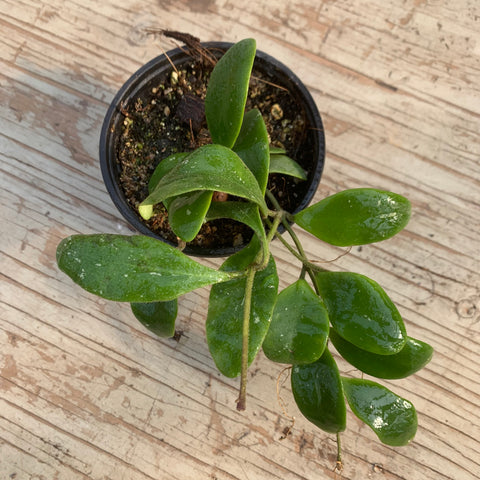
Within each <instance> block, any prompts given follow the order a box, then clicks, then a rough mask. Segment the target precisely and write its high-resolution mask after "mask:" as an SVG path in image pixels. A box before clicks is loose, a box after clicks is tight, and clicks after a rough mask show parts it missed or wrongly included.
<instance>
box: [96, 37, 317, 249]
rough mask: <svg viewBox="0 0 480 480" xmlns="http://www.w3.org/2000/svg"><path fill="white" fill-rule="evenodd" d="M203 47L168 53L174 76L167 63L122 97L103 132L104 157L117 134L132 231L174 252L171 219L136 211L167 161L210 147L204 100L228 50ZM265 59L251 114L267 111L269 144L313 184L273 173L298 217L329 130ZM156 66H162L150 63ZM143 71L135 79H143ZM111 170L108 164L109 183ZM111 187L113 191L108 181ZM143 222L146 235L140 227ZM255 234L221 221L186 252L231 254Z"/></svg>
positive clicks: (119, 176)
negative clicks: (167, 245) (177, 154)
mask: <svg viewBox="0 0 480 480" xmlns="http://www.w3.org/2000/svg"><path fill="white" fill-rule="evenodd" d="M202 45H203V47H202V48H205V49H207V50H206V51H205V52H204V54H202V53H199V52H198V50H195V52H190V53H189V54H186V55H185V54H182V52H181V51H180V52H179V51H178V50H179V49H177V50H175V51H172V52H168V56H169V58H170V59H171V60H172V62H173V61H175V69H174V68H172V66H171V65H169V64H168V67H165V68H164V69H163V71H162V72H160V73H159V74H158V75H154V76H153V77H152V78H149V79H148V81H146V82H143V83H144V84H143V85H142V86H141V88H139V89H134V90H133V91H131V92H127V94H126V95H124V98H122V99H120V98H118V97H119V96H120V94H121V93H122V91H120V92H119V95H117V97H116V99H115V100H114V102H112V105H114V104H115V105H116V108H115V111H114V112H111V116H113V114H115V117H116V118H115V120H114V121H112V118H110V119H108V118H106V120H105V124H104V131H103V132H102V140H101V157H102V145H103V144H104V137H105V135H106V134H107V132H106V131H105V130H106V128H108V132H109V133H110V135H112V134H113V133H115V135H116V140H115V141H114V142H113V144H112V141H110V144H111V147H112V146H113V148H114V152H113V155H114V157H115V165H114V166H113V167H110V170H111V169H113V170H114V173H115V177H116V178H115V180H117V181H118V182H119V185H120V187H119V190H120V193H121V195H123V197H124V199H123V202H124V203H127V204H128V205H129V206H130V207H131V210H132V212H130V216H132V214H133V215H135V217H136V219H137V224H134V226H135V227H136V228H137V229H139V230H140V231H141V233H147V234H151V235H153V236H157V237H159V238H161V239H164V240H166V241H168V242H169V243H171V244H173V245H176V244H177V238H176V236H175V235H174V234H173V233H172V232H171V230H170V228H169V225H168V214H167V212H166V211H165V209H164V208H163V206H162V205H159V206H156V207H155V209H154V212H155V215H154V216H153V217H152V218H151V219H150V220H149V221H148V222H145V221H144V220H143V219H141V217H140V216H139V215H138V214H137V213H136V212H137V206H138V204H139V203H140V202H141V201H143V200H144V199H145V198H146V197H147V195H148V181H149V179H150V176H151V174H152V172H153V171H154V169H155V167H156V166H157V165H158V163H159V162H160V161H161V160H162V159H163V158H166V157H167V156H169V155H171V154H172V153H175V152H184V151H191V150H194V149H195V148H198V147H199V146H201V145H204V144H206V143H210V142H211V140H210V136H209V132H208V129H207V125H206V120H205V115H204V106H203V100H204V98H205V93H206V86H207V83H208V78H209V76H210V73H211V71H212V69H213V65H214V63H213V61H211V59H212V58H215V57H220V56H221V55H222V54H223V52H224V51H225V50H226V49H227V48H228V47H229V46H230V44H223V43H216V42H212V43H207V44H202ZM176 57H181V59H180V60H179V59H178V58H176ZM159 58H160V57H159ZM266 59H268V60H271V57H268V56H267V55H265V54H262V53H261V52H257V58H256V60H255V64H254V69H253V72H252V78H251V81H250V88H249V95H248V99H247V110H250V109H252V108H258V109H259V110H260V111H261V113H262V115H263V117H264V120H265V123H266V125H267V130H268V133H269V137H270V142H271V145H273V146H276V147H281V148H284V149H285V150H286V151H287V154H288V155H289V156H290V157H292V158H294V159H295V160H296V161H297V162H298V163H299V164H300V165H301V166H302V167H303V168H304V169H305V170H306V171H307V172H308V180H307V181H299V180H297V179H294V178H292V177H289V176H284V175H280V174H272V175H270V178H269V184H268V188H269V189H270V190H271V191H272V192H273V193H274V195H275V196H276V197H277V199H278V200H279V203H280V205H281V206H282V208H284V209H285V210H287V211H289V212H295V211H298V210H300V209H301V208H304V207H305V206H306V205H307V204H308V203H309V201H310V200H311V198H312V197H313V194H314V193H315V190H316V187H317V184H318V181H319V179H320V175H321V171H322V168H323V158H324V136H323V127H322V124H321V120H320V116H319V115H318V111H317V110H316V107H315V105H314V104H313V100H312V105H313V112H312V111H311V110H312V105H310V106H308V105H307V107H303V106H302V104H301V103H300V99H299V97H298V93H296V92H292V85H293V86H294V87H295V88H298V79H296V78H294V82H293V84H289V83H288V82H287V80H289V79H288V78H287V75H286V74H285V73H284V72H280V71H279V68H278V65H279V64H278V62H275V61H274V62H275V63H274V64H272V65H270V66H266ZM155 60H158V59H154V60H153V61H152V62H150V64H153V63H154V62H155ZM150 64H147V65H146V66H145V67H143V68H144V70H146V71H148V65H150ZM282 67H283V66H282ZM283 68H285V67H283ZM141 70H142V69H141ZM141 70H140V71H139V72H137V75H138V74H140V75H138V76H139V78H140V80H142V74H141ZM280 73H281V74H280ZM288 73H290V74H291V72H288ZM143 76H145V75H143ZM295 80H297V82H295ZM128 83H129V82H127V84H128ZM127 84H126V85H127ZM302 87H303V86H302ZM125 88H126V86H124V87H123V89H125ZM303 88H304V87H303ZM295 93H296V94H295ZM302 93H303V92H302ZM307 93H308V92H307ZM308 96H309V95H308ZM310 100H311V97H310ZM112 109H113V107H111V110H112ZM107 117H109V115H108V114H107ZM314 122H316V123H314ZM107 124H108V125H107ZM107 143H108V142H107ZM318 152H319V153H318ZM111 154H112V153H111ZM319 157H320V159H319ZM101 160H102V158H101ZM105 170H106V168H105V166H104V165H103V164H102V171H103V173H104V177H105V173H106V172H105ZM110 173H111V172H110ZM106 184H107V188H108V183H107V181H106ZM112 198H113V197H112ZM214 198H215V196H214ZM223 199H224V197H223V195H218V198H217V200H219V201H221V200H223ZM229 200H232V198H229ZM114 201H115V199H114ZM115 203H116V204H117V207H118V206H119V205H118V203H117V202H115ZM121 211H122V210H121ZM122 213H123V214H124V212H122ZM124 215H125V214H124ZM127 219H128V218H127ZM129 220H130V219H129ZM130 223H132V222H130ZM138 223H140V224H143V226H144V227H145V228H143V229H142V228H139V225H138ZM140 227H141V226H140ZM251 235H252V233H251V230H250V229H249V228H248V227H246V226H245V225H243V224H241V223H238V222H235V221H233V220H215V221H212V222H208V223H206V224H205V225H204V226H203V227H202V229H201V231H200V233H199V234H198V235H197V237H196V238H195V239H194V240H193V241H192V242H189V243H188V244H187V246H186V247H185V250H184V251H185V253H190V254H194V255H225V254H229V253H232V252H234V251H235V250H238V249H239V248H241V247H243V246H244V245H245V244H246V243H248V241H249V239H250V238H251Z"/></svg>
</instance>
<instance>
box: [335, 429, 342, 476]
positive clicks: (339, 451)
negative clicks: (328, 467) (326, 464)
mask: <svg viewBox="0 0 480 480" xmlns="http://www.w3.org/2000/svg"><path fill="white" fill-rule="evenodd" d="M335 469H336V470H338V471H339V472H341V471H342V470H343V463H342V441H341V439H340V432H337V463H336V465H335Z"/></svg>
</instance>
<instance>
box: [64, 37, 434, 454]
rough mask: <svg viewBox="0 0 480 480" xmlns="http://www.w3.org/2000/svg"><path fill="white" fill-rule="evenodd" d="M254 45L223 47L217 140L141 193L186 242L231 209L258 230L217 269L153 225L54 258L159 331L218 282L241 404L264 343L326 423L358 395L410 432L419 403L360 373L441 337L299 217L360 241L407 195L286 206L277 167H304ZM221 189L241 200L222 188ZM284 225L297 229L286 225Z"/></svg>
mask: <svg viewBox="0 0 480 480" xmlns="http://www.w3.org/2000/svg"><path fill="white" fill-rule="evenodd" d="M255 52H256V44H255V41H254V40H253V39H246V40H242V41H240V42H239V43H237V44H235V45H234V46H232V47H231V48H230V49H229V50H228V51H227V52H226V53H225V55H224V56H223V57H222V58H221V59H220V60H219V61H218V63H217V64H216V66H215V68H214V70H213V71H212V74H211V77H210V80H209V84H208V89H207V95H206V98H205V114H206V120H207V125H208V129H209V131H210V135H211V140H212V141H211V143H209V144H206V145H203V146H201V147H200V148H198V149H196V150H194V151H193V152H188V153H187V152H185V153H176V154H173V155H171V156H169V157H167V158H165V159H164V160H162V161H161V162H160V163H159V165H158V167H157V169H156V170H155V172H154V174H153V176H152V177H151V180H150V184H149V195H148V197H147V198H146V199H145V200H144V201H143V202H142V203H141V204H140V206H139V212H140V214H141V215H142V216H143V217H144V218H146V219H148V218H149V217H150V216H151V215H152V212H153V208H154V206H155V205H156V204H158V203H160V202H162V203H163V204H164V205H165V207H166V209H167V210H168V215H169V222H170V225H171V228H172V230H173V231H174V232H175V234H176V235H177V236H178V238H179V239H180V240H181V241H183V242H189V241H191V240H192V239H193V238H194V237H195V236H196V235H197V233H198V231H199V230H200V228H201V226H202V224H203V223H204V222H206V221H209V220H212V219H217V218H229V219H233V220H236V221H238V222H242V223H244V224H246V225H247V226H248V227H250V229H251V230H252V231H253V236H252V240H251V241H250V243H249V244H248V245H247V246H246V247H245V248H243V249H242V250H240V251H238V252H236V253H234V254H232V255H231V256H230V257H228V258H227V259H226V260H225V261H224V263H223V264H222V265H221V267H220V268H219V269H213V268H210V267H207V266H205V265H203V264H201V263H199V262H198V261H197V260H194V259H192V258H190V257H188V256H187V255H185V254H184V253H183V252H182V251H181V249H179V248H174V247H173V246H171V245H168V244H167V243H164V242H162V241H159V240H156V239H154V238H151V237H148V236H141V235H133V236H123V235H111V234H95V235H73V236H70V237H68V238H66V239H64V240H63V241H62V242H61V243H60V244H59V246H58V249H57V262H58V265H59V267H60V269H61V270H62V271H64V272H65V273H66V274H67V275H69V276H70V277H71V278H72V279H73V280H74V281H75V282H76V283H78V284H79V285H80V286H81V287H83V288H84V289H85V290H87V291H89V292H91V293H93V294H96V295H98V296H100V297H103V298H106V299H109V300H114V301H118V302H129V303H130V304H131V309H132V311H133V313H134V315H135V317H136V318H138V320H139V321H140V322H142V324H143V325H145V326H146V327H147V328H149V329H150V330H151V331H153V332H155V333H156V334H157V335H159V336H162V337H170V336H173V335H174V333H175V319H176V315H177V301H178V298H179V297H181V296H182V295H183V294H185V293H187V292H190V291H192V290H194V289H197V288H200V287H207V286H211V290H210V297H209V305H208V312H207V314H206V338H207V343H208V347H209V350H210V352H211V355H212V357H213V360H214V362H215V364H216V366H217V367H218V369H219V371H220V372H221V373H222V374H223V375H225V376H227V377H232V378H233V377H240V387H239V389H240V392H239V397H238V400H237V408H238V409H239V410H244V409H245V407H246V389H247V370H248V368H249V366H250V365H251V363H252V362H253V360H254V359H255V357H256V356H257V354H258V352H259V351H260V349H263V352H264V354H265V355H266V357H268V358H269V359H270V360H272V361H273V362H278V363H281V364H286V365H290V366H291V370H290V371H291V390H292V392H293V397H294V400H295V402H296V404H297V405H298V407H299V410H300V411H301V412H302V414H303V415H304V416H305V417H306V418H307V419H308V420H309V421H311V422H312V423H313V424H315V425H316V426H318V427H319V428H320V429H322V430H324V431H326V432H330V433H333V434H337V438H338V439H339V433H340V432H342V431H343V430H345V427H346V404H347V403H348V405H349V406H350V408H351V410H352V412H353V413H354V414H355V415H356V416H358V417H359V418H360V419H361V420H362V421H363V422H365V423H366V424H367V425H368V426H369V427H370V428H371V429H372V430H373V431H374V432H375V433H376V435H377V436H378V438H379V439H380V441H381V442H383V443H385V444H387V445H393V446H400V445H405V444H407V443H408V442H409V441H410V440H412V438H413V437H414V435H415V432H416V429H417V415H416V412H415V408H414V406H413V405H412V403H411V402H409V401H408V400H406V399H404V398H401V397H400V396H399V395H397V394H395V393H394V392H392V391H390V390H389V389H388V388H386V387H385V386H382V385H381V384H379V383H377V382H376V381H374V380H371V379H367V378H364V374H366V375H368V376H370V377H377V378H380V379H400V378H404V377H407V376H409V375H411V374H413V373H415V372H416V371H418V370H419V369H421V368H422V367H423V366H424V365H425V364H426V363H427V362H428V361H429V360H430V358H431V356H432V348H431V347H430V346H429V345H428V344H426V343H424V342H422V341H420V340H417V339H415V338H412V337H409V336H408V335H407V332H406V329H405V324H404V322H403V320H402V317H401V315H400V314H399V312H398V310H397V308H396V307H395V305H394V304H393V302H392V301H391V300H390V298H389V297H388V295H387V294H386V293H385V291H384V290H383V289H382V287H381V286H380V285H379V284H378V283H376V282H375V281H374V280H372V279H370V278H367V277H366V276H364V275H361V274H359V273H352V272H343V271H327V270H325V269H324V268H322V267H320V266H318V264H315V263H313V262H311V261H310V260H309V259H308V257H307V253H306V252H305V250H304V248H303V246H302V244H301V242H300V240H299V237H298V236H297V234H296V232H295V229H294V225H297V227H298V228H301V229H303V230H305V231H307V232H309V233H310V234H312V235H314V236H315V237H317V238H318V239H319V240H320V241H323V242H327V243H329V244H331V245H335V246H353V245H364V244H369V243H373V242H379V241H382V240H386V239H388V238H390V237H392V236H393V235H395V234H397V233H398V232H399V231H401V230H402V229H403V228H404V227H405V225H406V224H407V222H408V220H409V217H410V210H411V207H410V203H409V201H408V200H407V199H406V198H404V197H402V196H400V195H398V194H395V193H391V192H387V191H383V190H376V189H371V188H359V189H352V190H346V191H343V192H340V193H337V194H334V195H332V196H329V197H327V198H324V199H323V200H321V201H319V202H318V203H315V204H313V205H311V206H309V207H307V208H305V209H303V210H302V211H299V212H298V213H295V214H291V213H289V212H286V211H284V210H282V208H281V207H280V206H279V203H278V201H277V199H276V198H275V196H274V195H273V194H272V192H270V191H269V190H268V188H267V185H268V176H269V174H270V173H272V172H281V173H283V174H287V175H291V176H293V177H297V178H298V179H299V180H300V181H301V180H302V179H305V172H304V171H303V170H302V168H301V167H300V165H298V164H297V163H296V162H295V161H294V160H293V159H291V158H290V157H288V156H286V154H285V151H283V150H281V149H278V148H273V147H271V146H270V145H269V138H268V134H267V129H266V126H265V123H264V120H263V118H262V115H261V114H260V112H259V111H258V110H256V109H253V110H250V111H247V112H245V105H246V98H247V92H248V86H249V78H250V75H251V70H252V66H253V62H254V58H255ZM214 192H223V193H227V194H229V195H231V197H233V198H235V199H237V198H238V199H241V200H240V201H237V200H235V201H233V200H227V201H222V202H218V201H212V196H213V194H214ZM231 197H229V198H231ZM280 225H283V228H284V229H285V231H286V234H287V235H289V236H290V237H291V239H292V242H287V241H286V240H285V239H284V238H283V236H282V235H281V234H280V233H279V231H278V228H279V226H280ZM275 237H277V238H278V239H279V240H280V241H281V242H282V243H283V245H284V246H285V248H286V249H288V251H289V252H290V253H291V255H292V260H293V261H295V262H297V261H298V263H299V270H298V271H299V275H298V279H297V280H296V281H295V282H294V283H292V284H291V285H289V286H288V287H286V288H285V289H283V290H282V291H280V292H278V285H279V278H278V273H277V270H276V266H275V259H274V258H273V256H272V254H271V250H270V244H271V242H272V240H273V239H274V238H275ZM333 348H334V349H335V350H336V352H337V354H335V355H338V354H339V355H341V356H342V357H343V358H344V359H345V360H346V361H347V362H348V363H350V364H351V365H352V366H353V367H355V369H358V370H359V371H360V372H362V374H361V376H359V378H351V377H346V376H343V375H342V374H341V373H340V371H339V368H338V367H337V363H336V361H335V357H334V355H332V353H331V351H332V349H333Z"/></svg>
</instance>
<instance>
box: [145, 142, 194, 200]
mask: <svg viewBox="0 0 480 480" xmlns="http://www.w3.org/2000/svg"><path fill="white" fill-rule="evenodd" d="M188 155H190V153H188V152H180V153H174V154H172V155H170V156H168V157H166V158H164V159H163V160H161V161H160V163H159V164H158V165H157V167H156V168H155V170H154V172H153V173H152V176H151V177H150V181H149V182H148V192H149V193H152V192H153V191H154V190H155V188H156V186H157V184H158V182H159V181H160V179H161V178H162V177H163V176H164V175H166V174H167V173H168V172H169V171H170V170H172V169H173V168H174V167H176V166H177V165H178V164H180V163H181V162H182V161H183V160H185V158H186V157H188Z"/></svg>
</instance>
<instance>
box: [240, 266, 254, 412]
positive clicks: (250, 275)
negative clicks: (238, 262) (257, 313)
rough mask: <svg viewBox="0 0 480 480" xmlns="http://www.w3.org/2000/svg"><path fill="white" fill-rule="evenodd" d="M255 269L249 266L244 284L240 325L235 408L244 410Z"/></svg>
mask: <svg viewBox="0 0 480 480" xmlns="http://www.w3.org/2000/svg"><path fill="white" fill-rule="evenodd" d="M255 273H256V270H255V269H254V268H249V269H248V271H247V279H246V284H245V300H244V304H243V326H242V372H241V377H240V394H239V397H238V401H237V410H245V408H246V406H247V370H248V346H249V338H250V311H251V308H252V291H253V281H254V280H255Z"/></svg>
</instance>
